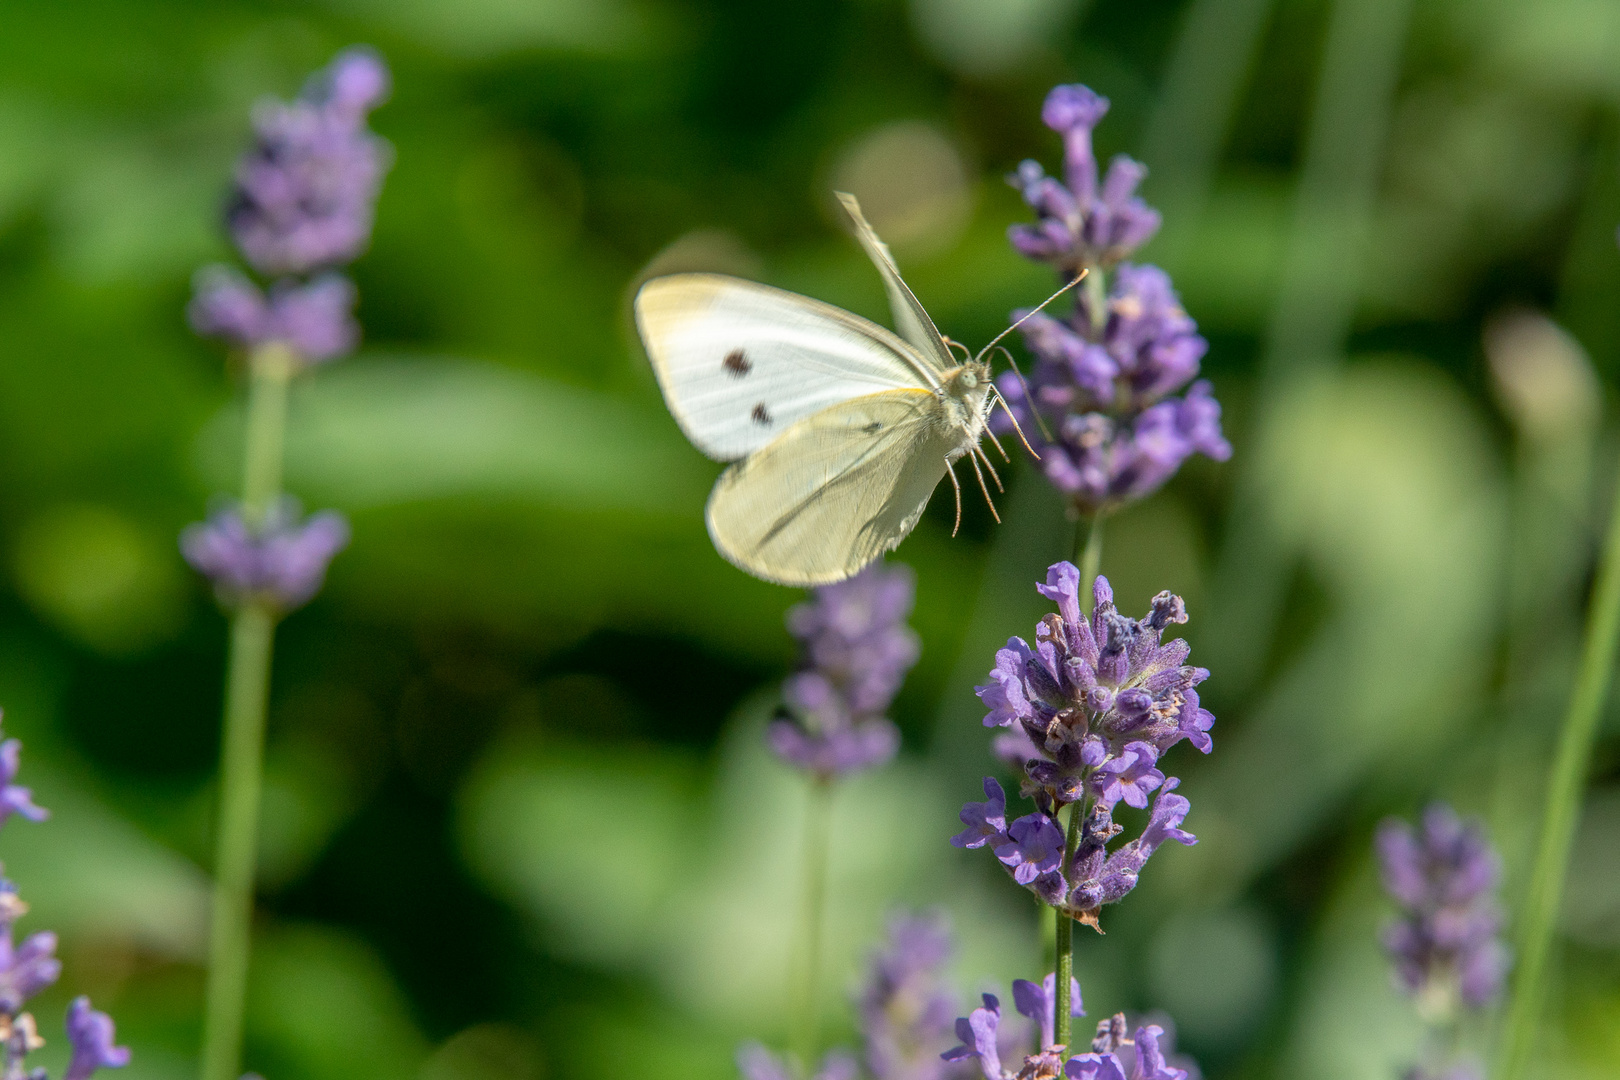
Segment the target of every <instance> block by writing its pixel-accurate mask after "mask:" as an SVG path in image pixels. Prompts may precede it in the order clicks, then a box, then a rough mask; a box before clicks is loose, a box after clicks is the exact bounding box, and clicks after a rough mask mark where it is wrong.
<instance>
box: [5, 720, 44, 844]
mask: <svg viewBox="0 0 1620 1080" xmlns="http://www.w3.org/2000/svg"><path fill="white" fill-rule="evenodd" d="M21 767H22V743H21V742H20V741H18V740H17V739H7V740H5V741H4V742H0V825H3V824H5V822H6V820H7V819H8V818H10V817H11V815H12V814H18V815H21V816H22V817H24V818H27V819H28V820H29V821H44V820H45V819H46V818H48V817H50V816H51V813H50V811H49V810H46V809H45V808H44V807H42V806H36V805H35V804H34V791H33V789H32V788H27V787H24V786H23V785H21V784H19V783H17V782H16V781H17V770H18V769H19V768H21Z"/></svg>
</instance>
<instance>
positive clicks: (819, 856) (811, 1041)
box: [797, 776, 833, 1076]
mask: <svg viewBox="0 0 1620 1080" xmlns="http://www.w3.org/2000/svg"><path fill="white" fill-rule="evenodd" d="M832 791H833V781H832V779H831V778H830V777H825V776H816V777H813V778H812V779H811V781H810V799H809V806H808V807H807V813H806V815H805V830H804V961H803V962H804V981H803V983H802V984H801V986H800V993H801V994H802V995H803V996H802V999H801V1001H800V1002H799V1037H798V1040H797V1041H798V1045H799V1057H800V1058H801V1059H802V1061H803V1062H804V1069H805V1075H806V1076H808V1075H810V1074H812V1073H813V1072H814V1071H815V1067H816V1052H817V1051H818V1050H819V1049H820V1045H819V1044H820V1040H821V938H822V929H823V924H824V923H825V922H826V919H827V848H828V834H829V832H830V826H831V818H832Z"/></svg>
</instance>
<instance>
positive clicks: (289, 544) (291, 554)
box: [180, 498, 349, 613]
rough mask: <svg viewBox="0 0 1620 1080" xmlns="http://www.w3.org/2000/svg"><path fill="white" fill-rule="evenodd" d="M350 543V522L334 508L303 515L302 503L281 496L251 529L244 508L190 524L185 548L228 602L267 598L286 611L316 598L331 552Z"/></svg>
mask: <svg viewBox="0 0 1620 1080" xmlns="http://www.w3.org/2000/svg"><path fill="white" fill-rule="evenodd" d="M348 543H349V525H348V522H346V521H345V520H344V519H343V515H341V514H339V513H337V512H336V511H333V510H327V511H325V512H323V513H319V514H315V515H313V516H311V517H309V518H307V519H305V520H304V521H302V522H300V521H299V520H298V504H297V503H296V502H295V501H294V500H292V499H288V498H283V499H281V500H279V501H278V502H277V503H276V504H275V505H274V506H273V507H272V508H271V510H270V512H269V514H267V515H266V517H265V520H264V522H263V523H262V524H261V525H260V526H259V527H258V528H257V529H255V528H251V527H249V525H248V524H247V522H246V520H244V518H243V517H242V511H241V509H240V508H239V507H236V506H229V507H226V508H224V509H222V510H219V511H218V512H216V513H215V514H214V515H213V516H212V517H210V518H209V519H208V520H207V521H204V522H198V523H197V524H195V525H190V526H187V528H186V529H185V531H184V532H182V533H181V534H180V550H181V552H182V553H183V554H184V555H185V557H186V561H187V562H189V563H190V564H191V566H192V568H193V569H195V570H196V571H197V572H198V573H200V574H202V575H203V576H204V577H206V578H208V579H209V580H210V581H212V582H213V583H214V590H215V592H216V593H217V594H218V596H219V599H220V602H221V603H223V604H225V605H226V606H228V607H236V606H239V605H241V604H245V603H262V604H265V605H267V606H268V607H270V608H271V609H272V610H274V611H276V612H278V613H279V612H287V611H291V610H292V609H294V608H296V607H299V606H301V605H303V604H304V603H306V602H308V600H309V599H310V598H311V597H313V596H314V595H315V594H316V593H317V592H318V591H319V590H320V587H321V584H322V583H323V582H324V581H325V580H326V567H327V565H328V564H329V563H330V562H331V561H332V557H333V556H334V555H336V554H337V553H338V552H339V551H342V550H343V549H344V547H346V546H347V545H348Z"/></svg>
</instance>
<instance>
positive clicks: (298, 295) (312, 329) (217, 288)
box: [187, 265, 360, 363]
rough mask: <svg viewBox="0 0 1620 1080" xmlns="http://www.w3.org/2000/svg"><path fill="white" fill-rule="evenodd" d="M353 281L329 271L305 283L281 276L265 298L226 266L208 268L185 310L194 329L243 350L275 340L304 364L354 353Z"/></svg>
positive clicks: (357, 327)
mask: <svg viewBox="0 0 1620 1080" xmlns="http://www.w3.org/2000/svg"><path fill="white" fill-rule="evenodd" d="M355 299H356V293H355V288H354V283H353V282H351V281H350V280H349V279H348V278H346V277H344V276H343V275H342V274H335V273H327V274H322V275H321V276H319V277H317V278H315V279H314V280H313V281H310V282H307V283H300V282H297V281H294V280H292V279H290V278H284V279H282V280H281V281H278V282H276V283H275V284H274V285H272V286H271V287H270V292H269V295H268V296H266V295H265V293H264V291H263V290H261V289H260V288H259V287H258V286H257V285H255V284H254V283H253V282H251V281H249V280H248V279H247V278H246V277H245V276H243V275H242V274H241V273H239V272H238V271H236V270H233V269H231V268H230V267H227V266H218V265H215V266H206V267H204V268H203V269H202V270H201V271H199V272H198V274H197V280H196V286H195V289H194V292H193V296H192V300H191V304H190V306H189V307H188V308H187V314H188V315H189V316H190V319H191V326H192V329H194V330H196V331H197V333H199V334H202V335H204V336H207V337H218V338H224V339H225V340H227V341H230V342H232V343H234V344H237V345H241V346H244V347H247V348H254V347H256V346H260V345H266V344H269V343H270V342H277V343H280V344H282V345H285V346H286V347H288V348H289V349H291V350H292V351H293V352H295V353H296V354H297V355H298V357H299V358H300V359H301V360H303V361H305V362H307V363H320V362H322V361H325V360H331V359H334V358H336V357H339V356H345V355H347V354H348V353H350V352H353V351H354V347H355V345H357V344H358V343H359V341H360V324H359V322H357V321H356V320H355V317H354V305H355Z"/></svg>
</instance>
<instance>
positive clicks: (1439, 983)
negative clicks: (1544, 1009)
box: [1377, 803, 1508, 1020]
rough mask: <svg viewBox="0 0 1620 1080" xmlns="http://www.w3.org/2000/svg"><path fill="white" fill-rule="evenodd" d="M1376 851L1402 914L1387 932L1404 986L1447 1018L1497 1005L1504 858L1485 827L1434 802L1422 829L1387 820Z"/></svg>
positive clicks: (1503, 961) (1503, 952) (1502, 967)
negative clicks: (1498, 897)
mask: <svg viewBox="0 0 1620 1080" xmlns="http://www.w3.org/2000/svg"><path fill="white" fill-rule="evenodd" d="M1377 850H1378V861H1379V865H1380V868H1381V870H1382V872H1383V880H1384V890H1385V891H1386V892H1388V893H1389V895H1390V896H1391V897H1392V898H1393V899H1394V900H1395V902H1396V903H1397V904H1398V905H1399V906H1400V907H1401V909H1402V910H1401V918H1400V920H1399V921H1398V922H1396V923H1395V924H1393V925H1392V926H1390V927H1389V929H1388V930H1387V931H1386V932H1385V935H1384V948H1385V950H1386V951H1387V952H1388V953H1389V955H1390V959H1391V960H1393V961H1394V964H1395V978H1396V982H1397V983H1398V984H1399V985H1400V987H1401V989H1403V990H1405V991H1406V992H1407V993H1409V994H1412V995H1413V996H1414V997H1416V998H1417V999H1418V1002H1419V1006H1420V1008H1421V1009H1423V1011H1424V1012H1425V1013H1426V1014H1427V1015H1429V1016H1431V1017H1433V1018H1436V1019H1441V1020H1444V1019H1446V1018H1449V1017H1450V1016H1451V1015H1452V1014H1453V1013H1454V1012H1455V1010H1456V1008H1457V1006H1458V1005H1459V1004H1461V1005H1464V1006H1467V1007H1469V1008H1475V1009H1477V1008H1482V1007H1484V1006H1486V1005H1488V1004H1490V1003H1491V1002H1492V1001H1493V1000H1494V999H1495V998H1496V996H1497V994H1498V993H1499V992H1500V991H1501V989H1502V980H1503V977H1504V976H1505V975H1506V973H1507V966H1508V953H1507V948H1506V947H1505V946H1504V945H1503V944H1502V942H1501V941H1500V940H1499V939H1498V934H1499V932H1500V931H1501V928H1502V916H1501V912H1500V911H1499V910H1498V908H1497V906H1496V899H1495V892H1496V887H1497V883H1498V880H1499V878H1500V877H1501V859H1500V858H1499V857H1498V856H1497V854H1496V852H1495V851H1494V850H1493V849H1492V848H1491V845H1490V842H1489V841H1488V840H1486V838H1485V833H1484V828H1483V826H1481V825H1480V824H1479V823H1478V822H1466V823H1465V822H1463V821H1462V820H1460V819H1459V818H1458V817H1457V815H1456V813H1455V812H1454V811H1453V810H1452V809H1451V808H1450V807H1449V806H1446V805H1445V804H1444V803H1435V804H1433V805H1431V806H1430V807H1429V808H1428V809H1427V810H1425V811H1424V813H1423V820H1422V822H1421V824H1420V826H1419V827H1418V828H1417V829H1413V828H1412V826H1410V825H1408V824H1407V823H1406V822H1404V821H1400V820H1397V819H1394V818H1391V819H1389V820H1387V821H1385V822H1384V823H1383V824H1382V825H1381V826H1379V829H1378V838H1377Z"/></svg>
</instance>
